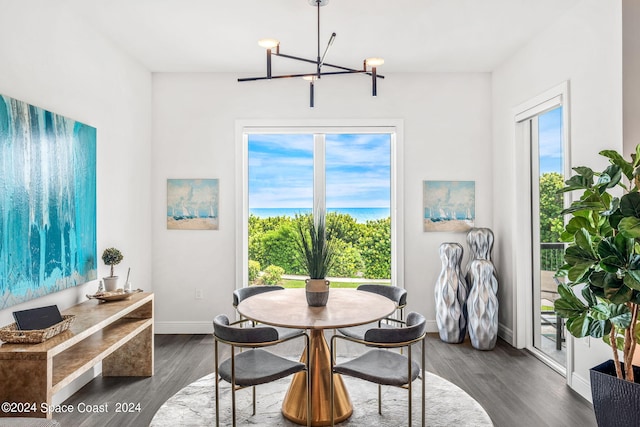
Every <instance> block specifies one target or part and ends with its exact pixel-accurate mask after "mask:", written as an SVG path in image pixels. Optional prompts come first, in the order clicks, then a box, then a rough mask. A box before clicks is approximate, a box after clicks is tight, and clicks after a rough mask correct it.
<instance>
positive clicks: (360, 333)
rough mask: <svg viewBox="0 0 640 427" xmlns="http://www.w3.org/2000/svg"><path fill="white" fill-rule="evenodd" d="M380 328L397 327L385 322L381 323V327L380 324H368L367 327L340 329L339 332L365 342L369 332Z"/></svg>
mask: <svg viewBox="0 0 640 427" xmlns="http://www.w3.org/2000/svg"><path fill="white" fill-rule="evenodd" d="M378 327H380V328H385V329H386V328H389V329H391V328H394V327H395V326H393V325H390V324H388V323H385V322H381V323H380V325H379V326H378V322H375V323H367V324H366V325H359V326H352V327H350V328H340V329H338V332H340V333H341V334H342V335H345V336H348V337H351V338H355V339H357V340H364V334H365V332H367V331H368V330H369V329H371V328H378Z"/></svg>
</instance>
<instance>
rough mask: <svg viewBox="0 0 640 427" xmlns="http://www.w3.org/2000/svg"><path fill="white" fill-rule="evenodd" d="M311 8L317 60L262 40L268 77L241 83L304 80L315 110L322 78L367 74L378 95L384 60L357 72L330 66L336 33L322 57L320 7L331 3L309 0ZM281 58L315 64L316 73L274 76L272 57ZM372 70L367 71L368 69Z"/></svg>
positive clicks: (367, 63)
mask: <svg viewBox="0 0 640 427" xmlns="http://www.w3.org/2000/svg"><path fill="white" fill-rule="evenodd" d="M308 2H309V4H310V5H311V6H315V7H316V10H317V13H318V28H317V34H318V55H317V57H316V59H315V60H313V59H307V58H301V57H299V56H293V55H286V54H284V53H282V52H280V42H279V41H278V40H275V39H261V40H259V41H258V45H260V46H261V47H263V48H265V49H266V50H267V74H266V76H260V77H246V78H239V79H238V81H239V82H249V81H256V80H271V79H290V78H303V79H305V80H308V81H309V106H310V107H312V108H313V106H314V83H315V81H316V80H318V79H320V78H322V76H335V75H341V74H366V75H368V76H371V95H372V96H377V95H378V86H377V81H378V79H383V78H384V76H383V75H380V74H378V72H377V67H379V66H380V65H382V64H384V59H382V58H367V59H365V60H364V61H363V64H362V69H361V70H356V69H354V68H349V67H343V66H341V65H335V64H329V63H328V62H325V58H326V56H327V53H328V52H329V48H330V47H331V45H332V44H333V42H334V40H335V38H336V33H332V34H331V37H330V38H329V42H328V43H327V47H325V49H324V52H323V54H322V56H320V7H321V6H325V5H326V4H328V3H329V0H308ZM274 55H275V56H280V57H282V58H288V59H293V60H295V61H301V62H306V63H310V64H315V66H316V69H315V71H314V72H310V73H303V74H286V75H273V74H272V73H271V57H272V56H274ZM323 67H328V68H332V69H333V70H332V71H323ZM368 67H369V68H370V69H367V68H368Z"/></svg>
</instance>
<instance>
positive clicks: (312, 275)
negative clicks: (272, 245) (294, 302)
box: [296, 213, 336, 306]
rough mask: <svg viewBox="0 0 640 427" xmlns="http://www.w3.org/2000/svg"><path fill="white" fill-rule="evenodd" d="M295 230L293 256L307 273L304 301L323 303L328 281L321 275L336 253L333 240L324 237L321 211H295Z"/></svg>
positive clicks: (324, 228) (324, 274)
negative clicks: (317, 212) (305, 299)
mask: <svg viewBox="0 0 640 427" xmlns="http://www.w3.org/2000/svg"><path fill="white" fill-rule="evenodd" d="M296 231H297V232H298V236H297V237H298V238H297V239H296V248H297V249H298V251H297V252H296V255H297V259H298V262H299V263H300V265H302V267H303V268H304V269H305V270H306V271H307V273H308V274H309V279H308V280H307V281H306V286H305V289H306V290H307V302H308V303H309V305H311V306H323V305H326V303H327V299H328V297H329V281H328V280H325V278H326V277H327V274H328V272H329V270H330V269H331V266H332V265H333V263H334V261H335V254H336V253H335V247H334V245H333V242H332V241H331V240H329V239H327V233H326V232H327V229H326V218H325V215H324V213H320V214H319V215H318V216H317V217H316V218H312V216H311V215H304V216H299V215H296Z"/></svg>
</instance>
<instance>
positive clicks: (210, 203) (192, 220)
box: [166, 179, 220, 230]
mask: <svg viewBox="0 0 640 427" xmlns="http://www.w3.org/2000/svg"><path fill="white" fill-rule="evenodd" d="M219 193H220V186H219V180H218V179H167V212H166V215H167V229H168V230H217V229H218V225H219V224H218V199H219Z"/></svg>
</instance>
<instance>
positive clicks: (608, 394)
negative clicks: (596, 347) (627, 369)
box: [590, 360, 640, 427]
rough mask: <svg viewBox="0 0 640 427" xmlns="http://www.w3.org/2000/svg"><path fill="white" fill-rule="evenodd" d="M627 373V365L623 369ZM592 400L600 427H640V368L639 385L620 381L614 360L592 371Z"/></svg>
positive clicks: (639, 372) (639, 370) (637, 371)
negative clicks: (639, 424)
mask: <svg viewBox="0 0 640 427" xmlns="http://www.w3.org/2000/svg"><path fill="white" fill-rule="evenodd" d="M622 370H623V372H624V365H623V367H622ZM590 374H591V375H590V376H591V396H592V398H593V409H594V411H595V413H596V421H597V422H598V427H627V426H628V427H637V426H638V423H639V422H640V383H639V382H640V368H638V367H637V366H634V367H633V375H634V380H635V382H633V383H631V382H629V381H626V380H621V379H618V378H617V377H616V368H615V365H614V362H613V360H607V361H606V362H604V363H602V364H600V365H598V366H596V367H594V368H591V373H590Z"/></svg>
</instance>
